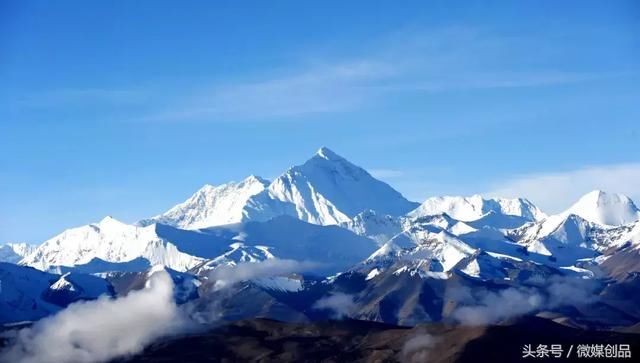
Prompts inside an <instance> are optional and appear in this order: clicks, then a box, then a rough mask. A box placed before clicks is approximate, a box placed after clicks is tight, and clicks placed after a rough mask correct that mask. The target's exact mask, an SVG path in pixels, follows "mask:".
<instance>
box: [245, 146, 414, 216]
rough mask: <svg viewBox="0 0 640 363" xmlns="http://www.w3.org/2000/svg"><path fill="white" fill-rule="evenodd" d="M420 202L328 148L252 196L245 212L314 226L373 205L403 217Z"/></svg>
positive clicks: (375, 208) (375, 209)
mask: <svg viewBox="0 0 640 363" xmlns="http://www.w3.org/2000/svg"><path fill="white" fill-rule="evenodd" d="M416 206H417V204H416V203H413V202H410V201H408V200H407V199H405V198H404V197H403V196H402V195H401V194H400V193H398V192H397V191H396V190H394V189H393V188H391V187H390V186H389V185H387V184H386V183H383V182H381V181H379V180H377V179H375V178H374V177H372V176H371V175H370V174H369V173H368V172H367V171H365V170H364V169H362V168H360V167H358V166H356V165H354V164H352V163H350V162H349V161H347V160H346V159H344V158H343V157H341V156H339V155H337V154H335V153H334V152H333V151H331V150H329V149H327V148H325V147H323V148H321V149H320V150H318V152H317V153H316V154H315V155H314V156H313V157H312V158H311V159H309V160H308V161H307V162H305V163H304V164H302V165H298V166H294V167H292V168H290V169H289V170H287V171H286V172H285V173H284V174H282V175H281V176H279V177H278V178H277V179H276V180H274V181H273V183H271V185H269V187H268V188H267V189H266V190H264V191H262V192H260V193H258V194H256V195H255V196H253V197H251V198H249V201H248V203H247V206H246V207H245V209H244V213H245V216H246V218H247V219H248V220H267V219H270V218H273V217H275V216H278V215H289V216H293V217H296V218H299V219H301V220H303V221H306V222H309V223H313V224H321V225H332V224H338V223H341V222H347V221H349V219H351V218H353V217H354V216H355V215H356V214H358V213H360V212H362V211H365V210H368V209H371V210H374V211H376V212H377V213H380V214H388V215H392V216H399V215H403V214H405V213H407V212H409V211H410V210H412V209H414V208H415V207H416Z"/></svg>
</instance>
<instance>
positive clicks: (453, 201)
mask: <svg viewBox="0 0 640 363" xmlns="http://www.w3.org/2000/svg"><path fill="white" fill-rule="evenodd" d="M490 212H494V213H496V214H500V215H505V216H515V217H521V218H522V219H523V220H525V221H537V220H540V219H543V218H544V217H545V214H544V213H543V212H542V211H541V210H540V209H538V207H536V206H535V205H533V203H531V202H530V201H528V200H526V199H522V198H517V199H506V198H491V199H484V198H482V197H481V196H480V195H473V196H471V197H457V196H444V197H432V198H429V199H427V200H425V201H424V203H422V204H421V205H420V206H419V207H418V208H416V209H415V210H413V211H411V212H410V213H409V214H408V216H409V217H411V218H418V217H423V216H429V215H436V214H442V213H446V214H448V215H449V216H451V217H453V218H455V219H457V220H460V221H465V222H469V221H474V220H478V219H480V218H482V217H483V216H485V215H486V214H487V213H490Z"/></svg>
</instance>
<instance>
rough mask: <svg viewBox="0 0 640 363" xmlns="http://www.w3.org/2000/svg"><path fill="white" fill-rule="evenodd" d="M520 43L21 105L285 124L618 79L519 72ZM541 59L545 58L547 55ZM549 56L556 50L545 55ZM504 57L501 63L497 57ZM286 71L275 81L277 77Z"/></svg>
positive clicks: (406, 41)
mask: <svg viewBox="0 0 640 363" xmlns="http://www.w3.org/2000/svg"><path fill="white" fill-rule="evenodd" d="M526 43H527V42H526V40H525V41H523V39H517V38H513V37H504V36H502V35H500V34H495V33H490V32H484V31H481V30H479V29H470V28H456V27H452V28H442V29H432V30H429V31H425V30H415V29H413V30H411V31H400V32H397V33H395V34H391V35H390V36H388V37H385V38H382V39H378V40H377V41H374V42H372V43H371V44H370V45H368V46H367V47H362V48H361V49H359V53H360V55H359V56H358V57H345V56H331V57H327V56H319V55H317V54H312V53H311V54H308V56H307V58H308V59H312V61H308V62H299V61H298V62H293V63H291V64H284V65H281V66H280V67H279V68H278V69H265V70H263V73H262V74H258V75H256V76H254V77H252V78H248V79H242V80H240V79H227V80H225V81H207V80H206V79H203V80H199V79H198V80H195V81H190V82H187V83H186V85H185V83H180V82H178V84H177V85H175V84H156V85H154V87H148V88H145V89H144V90H139V89H132V90H126V89H113V90H109V89H103V88H99V87H96V88H92V89H79V90H73V89H61V90H53V91H51V92H49V91H48V92H47V93H46V94H42V95H40V96H38V97H37V98H38V99H33V98H32V97H30V96H25V97H26V99H27V100H26V101H25V102H26V103H31V104H43V105H49V106H51V107H59V105H61V104H63V105H65V107H68V106H72V105H73V104H76V105H78V106H82V105H86V104H94V103H95V104H101V105H106V106H107V107H109V109H111V110H112V109H113V106H114V105H118V106H121V105H122V104H123V103H124V104H134V105H135V106H136V108H135V110H133V111H132V113H128V116H127V118H128V119H130V120H138V121H139V120H142V121H149V122H153V121H160V122H162V121H165V122H180V121H201V122H221V121H232V120H242V119H251V120H261V119H271V120H291V119H295V117H297V116H301V115H307V114H318V113H333V112H344V111H352V110H356V109H362V108H366V107H369V106H371V105H375V104H376V103H377V102H379V101H380V100H383V99H384V97H385V96H390V95H393V94H394V93H397V92H432V93H437V92H446V91H450V90H461V89H463V90H474V89H493V88H521V87H543V86H549V85H558V84H568V83H576V82H584V81H589V80H593V79H596V78H598V79H599V78H605V77H610V76H619V74H611V73H607V72H594V73H576V72H566V71H561V70H558V69H554V68H552V67H545V66H540V67H537V68H536V69H534V70H531V69H529V70H523V69H521V67H520V64H521V61H522V60H527V61H528V60H530V59H535V58H536V57H544V54H543V50H541V49H536V50H532V49H531V48H530V47H525V46H523V45H522V44H526ZM547 51H548V50H547ZM553 51H554V52H557V51H559V50H557V49H556V50H553ZM505 53H509V54H510V55H511V57H509V59H505V58H504V57H503V54H505ZM283 68H284V69H287V70H289V71H287V72H281V71H280V69H283Z"/></svg>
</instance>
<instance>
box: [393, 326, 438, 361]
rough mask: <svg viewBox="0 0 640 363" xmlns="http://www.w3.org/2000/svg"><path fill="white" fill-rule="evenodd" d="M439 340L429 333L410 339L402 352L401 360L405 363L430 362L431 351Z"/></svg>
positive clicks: (403, 346)
mask: <svg viewBox="0 0 640 363" xmlns="http://www.w3.org/2000/svg"><path fill="white" fill-rule="evenodd" d="M436 342H437V340H436V338H434V337H433V336H431V335H429V334H427V333H424V332H423V333H420V334H417V335H414V336H412V337H411V338H409V339H408V340H407V341H406V342H405V343H404V344H403V345H402V350H401V351H400V360H401V362H403V363H418V362H428V361H429V351H430V350H431V349H432V348H433V346H434V345H435V344H436Z"/></svg>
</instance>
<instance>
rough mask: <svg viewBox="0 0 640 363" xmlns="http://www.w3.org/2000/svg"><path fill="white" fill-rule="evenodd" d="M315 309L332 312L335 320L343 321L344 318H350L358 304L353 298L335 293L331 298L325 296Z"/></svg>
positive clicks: (314, 306)
mask: <svg viewBox="0 0 640 363" xmlns="http://www.w3.org/2000/svg"><path fill="white" fill-rule="evenodd" d="M313 308H314V309H318V310H330V311H332V312H333V317H334V318H335V319H341V318H343V317H348V316H350V315H351V314H352V313H353V312H354V309H355V308H356V304H355V302H354V301H353V296H351V295H347V294H343V293H339V292H338V293H333V294H331V295H329V296H325V297H323V298H321V299H320V300H318V301H316V302H315V303H314V304H313Z"/></svg>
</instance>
